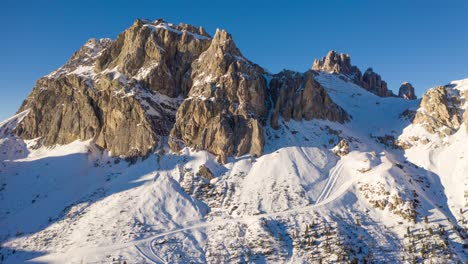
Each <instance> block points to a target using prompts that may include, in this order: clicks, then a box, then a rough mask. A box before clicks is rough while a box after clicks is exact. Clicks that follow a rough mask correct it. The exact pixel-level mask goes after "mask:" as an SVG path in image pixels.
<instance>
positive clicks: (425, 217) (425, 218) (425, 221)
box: [424, 215, 429, 224]
mask: <svg viewBox="0 0 468 264" xmlns="http://www.w3.org/2000/svg"><path fill="white" fill-rule="evenodd" d="M424 223H426V224H427V223H429V220H428V219H427V215H426V216H424Z"/></svg>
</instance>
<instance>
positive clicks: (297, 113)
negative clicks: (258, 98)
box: [270, 71, 348, 128]
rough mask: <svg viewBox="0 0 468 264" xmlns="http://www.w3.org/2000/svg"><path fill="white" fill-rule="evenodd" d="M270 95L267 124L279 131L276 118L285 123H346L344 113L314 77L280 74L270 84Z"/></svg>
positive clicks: (288, 72)
mask: <svg viewBox="0 0 468 264" xmlns="http://www.w3.org/2000/svg"><path fill="white" fill-rule="evenodd" d="M270 93H271V99H272V102H273V105H272V114H271V119H270V124H271V126H272V127H273V128H277V127H278V119H279V117H280V116H281V117H283V119H284V120H285V121H289V120H290V119H294V120H302V119H305V120H311V119H327V120H331V121H337V122H341V123H342V122H344V121H346V120H348V115H347V114H346V112H345V111H344V110H343V109H342V108H341V107H339V106H338V105H336V104H335V103H333V101H332V100H331V99H330V97H329V96H328V94H327V93H326V91H325V89H324V88H323V87H322V86H321V85H320V84H319V83H318V82H317V81H315V79H314V73H313V72H312V71H307V72H305V73H304V74H301V73H297V72H292V71H282V72H280V73H278V74H275V75H274V76H273V78H272V79H271V81H270Z"/></svg>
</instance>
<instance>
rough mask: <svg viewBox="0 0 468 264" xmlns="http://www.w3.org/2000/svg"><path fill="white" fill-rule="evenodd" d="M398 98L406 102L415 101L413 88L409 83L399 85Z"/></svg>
mask: <svg viewBox="0 0 468 264" xmlns="http://www.w3.org/2000/svg"><path fill="white" fill-rule="evenodd" d="M398 96H399V97H401V98H403V99H406V100H416V98H417V97H416V94H415V93H414V87H413V85H411V83H409V82H404V83H402V84H401V86H400V89H399V90H398Z"/></svg>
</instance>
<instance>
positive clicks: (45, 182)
mask: <svg viewBox="0 0 468 264" xmlns="http://www.w3.org/2000/svg"><path fill="white" fill-rule="evenodd" d="M316 79H317V81H319V82H320V83H321V84H322V85H323V86H324V87H325V88H326V90H327V92H328V93H329V95H330V97H331V98H332V99H333V101H334V102H336V103H337V104H338V105H340V106H341V107H343V108H344V110H345V111H346V112H347V113H348V114H349V115H350V116H351V117H352V118H351V120H350V122H348V123H345V124H339V123H333V122H329V121H323V120H315V121H303V122H297V121H289V122H287V123H286V122H283V121H282V120H280V122H279V123H280V124H281V126H280V128H279V129H278V130H274V129H271V128H267V129H266V131H265V139H266V140H265V142H266V146H265V154H264V155H262V156H260V157H258V158H253V157H250V156H244V157H239V158H230V159H229V160H228V163H227V164H225V165H220V164H218V163H217V162H216V161H215V157H214V156H212V155H211V154H209V153H207V152H204V151H194V150H190V149H184V150H183V151H182V153H180V154H175V153H171V152H169V150H168V149H167V147H165V144H162V147H161V148H160V149H158V150H157V151H156V152H155V153H154V154H152V155H150V156H149V157H148V158H147V159H145V160H139V161H137V162H136V163H135V164H129V163H127V162H125V161H123V160H120V159H116V158H110V157H108V156H107V154H106V153H105V152H103V151H101V150H99V149H98V148H97V147H95V146H94V145H93V144H92V143H91V142H88V141H87V142H79V141H76V142H73V143H72V144H69V145H64V146H56V147H55V148H51V149H46V148H39V149H37V148H35V147H34V146H35V144H34V141H26V142H24V141H22V140H20V139H18V138H16V137H15V136H13V135H11V134H8V133H4V134H3V135H2V139H1V141H0V149H1V150H2V153H3V154H2V153H0V154H1V155H3V156H1V165H0V205H1V206H0V242H1V243H2V247H1V249H0V254H2V256H3V262H5V263H18V262H23V261H26V260H33V261H34V262H39V263H42V262H47V263H101V262H106V263H109V262H110V263H112V262H113V263H118V262H119V261H120V262H123V261H126V262H127V263H145V262H146V263H189V262H192V263H205V262H210V263H222V262H241V263H243V262H252V263H264V262H268V263H270V262H278V263H284V262H289V263H311V262H316V263H319V262H321V261H322V262H323V263H329V262H339V263H342V262H351V261H359V262H364V261H370V262H379V263H398V262H410V261H413V259H414V260H416V261H418V262H422V261H424V262H427V263H429V262H430V261H433V262H435V263H456V262H465V261H466V260H467V253H466V249H464V248H463V245H465V244H466V237H467V235H466V228H467V225H466V221H465V220H464V216H463V213H465V214H466V209H465V208H466V199H467V198H466V197H465V196H464V195H465V191H466V190H467V187H466V183H467V179H466V175H467V173H468V167H467V165H466V164H468V163H467V162H466V161H465V151H468V148H467V146H466V144H463V142H464V141H465V140H466V139H467V137H468V135H466V132H464V130H463V129H460V131H458V132H457V133H456V134H454V135H452V136H450V137H447V138H443V139H440V138H435V136H434V135H430V134H427V133H426V132H425V131H424V130H423V129H422V128H420V127H418V126H416V125H412V124H411V120H410V119H408V118H407V117H406V116H405V115H403V114H402V113H403V112H405V111H406V110H408V109H410V110H416V109H417V108H418V104H419V101H407V100H403V99H401V98H393V97H388V98H381V97H378V96H376V95H374V94H371V93H369V92H367V91H365V90H363V89H362V88H360V87H359V86H357V85H355V84H354V83H352V82H350V81H348V80H347V79H346V78H345V77H343V76H341V77H340V76H337V75H334V74H327V73H321V74H320V75H319V76H317V77H316ZM456 84H457V85H458V86H456V88H454V89H462V88H466V81H460V82H457V83H456ZM26 114H27V113H22V114H19V115H18V116H16V117H14V118H13V119H10V120H7V122H3V123H1V125H0V131H4V130H5V128H6V127H9V129H10V130H11V129H12V128H13V127H14V124H15V123H16V122H19V121H20V120H21V118H22V115H26ZM15 120H16V121H15ZM419 134H420V136H421V137H422V136H426V137H430V138H431V143H430V144H426V145H424V144H420V145H415V146H413V147H411V148H409V149H407V150H401V149H399V148H397V143H398V142H397V140H398V139H400V140H402V141H403V140H405V138H408V137H410V136H414V135H419ZM342 139H344V140H346V142H348V144H349V153H348V154H346V155H344V156H341V157H340V156H337V155H335V154H334V153H333V151H332V150H333V148H334V147H335V145H337V144H338V142H340V140H342ZM12 142H14V144H13V143H12ZM11 145H15V146H22V147H21V148H19V147H18V148H19V149H20V150H21V151H20V152H16V151H13V152H12V151H11V150H12V149H13V148H12V147H11ZM15 149H16V147H15ZM201 167H205V168H208V169H209V171H211V172H212V174H213V175H214V176H215V177H214V178H213V179H210V178H209V177H206V176H202V175H203V174H202V173H201V172H200V173H199V170H201V169H200V168H201ZM460 208H461V209H460Z"/></svg>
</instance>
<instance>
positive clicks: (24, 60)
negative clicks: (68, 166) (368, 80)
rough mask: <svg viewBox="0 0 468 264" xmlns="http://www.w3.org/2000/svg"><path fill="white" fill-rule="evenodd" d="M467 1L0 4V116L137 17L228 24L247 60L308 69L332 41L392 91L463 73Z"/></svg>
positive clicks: (467, 50)
mask: <svg viewBox="0 0 468 264" xmlns="http://www.w3.org/2000/svg"><path fill="white" fill-rule="evenodd" d="M467 15H468V1H465V0H450V1H431V0H425V1H419V0H412V1H410V0H396V1H395V0H394V1H375V0H374V1H360V0H354V1H351V0H341V1H339V0H328V1H254V0H250V1H204V0H199V1H193V0H192V1H189V0H187V1H176V0H171V1H168V0H166V1H135V0H134V1H123V0H114V1H103V0H101V1H91V0H80V1H72V0H69V1H52V0H49V1H46V0H34V1H17V0H2V1H1V3H0V22H1V25H2V38H1V40H0V92H1V95H0V120H3V119H5V118H7V117H8V116H11V115H12V114H14V113H15V112H16V110H17V109H18V107H19V106H20V104H21V102H22V100H23V99H24V98H25V97H26V96H27V94H28V93H29V92H30V91H31V89H32V88H33V86H34V83H35V81H36V80H37V79H38V78H40V77H41V76H43V75H45V74H48V73H49V72H50V71H52V70H54V69H55V68H57V67H59V66H61V65H62V64H64V63H65V62H66V60H67V59H68V58H69V57H70V56H71V55H72V54H73V52H74V51H76V50H77V49H78V48H79V47H80V46H81V45H83V44H84V43H85V42H86V40H87V39H89V38H92V37H96V38H102V37H110V38H115V37H116V36H117V35H118V34H119V33H120V32H121V31H123V30H124V29H125V28H127V27H129V26H130V25H131V24H132V22H133V21H134V19H135V18H150V19H157V18H165V19H166V20H168V21H170V22H173V23H179V22H184V23H189V24H193V25H197V26H199V25H201V26H203V27H205V28H206V29H207V31H208V32H209V33H210V34H212V33H214V31H215V29H216V28H223V29H226V30H227V31H229V32H230V33H231V34H232V35H233V36H234V40H235V41H236V43H237V45H238V47H239V48H240V49H241V51H242V52H243V54H244V55H245V56H246V57H247V58H249V59H250V60H252V61H254V62H256V63H258V64H260V65H261V66H263V67H265V68H267V69H269V70H270V71H271V72H278V71H280V70H282V69H284V68H288V69H292V70H298V71H305V70H307V69H308V68H310V66H311V65H312V62H313V60H314V59H315V58H319V57H322V56H324V55H325V54H326V52H327V51H328V50H331V49H334V50H337V51H340V52H345V53H349V54H350V55H351V59H352V62H353V64H355V65H357V66H359V67H360V68H361V70H365V69H366V68H367V67H369V66H372V67H373V68H374V70H375V71H376V72H378V73H380V74H381V75H382V77H383V79H384V80H386V81H387V82H388V84H389V88H391V89H393V90H394V91H396V90H397V89H398V88H399V85H400V83H401V82H402V81H409V82H411V83H413V85H414V86H415V87H416V89H417V94H418V96H419V95H421V94H422V93H423V92H424V90H426V89H427V88H429V87H432V86H435V85H438V84H445V83H448V82H449V81H451V80H456V79H462V78H468V27H467V25H468V22H467V21H466V19H467Z"/></svg>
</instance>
